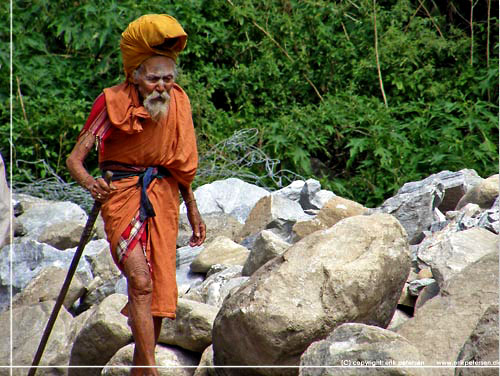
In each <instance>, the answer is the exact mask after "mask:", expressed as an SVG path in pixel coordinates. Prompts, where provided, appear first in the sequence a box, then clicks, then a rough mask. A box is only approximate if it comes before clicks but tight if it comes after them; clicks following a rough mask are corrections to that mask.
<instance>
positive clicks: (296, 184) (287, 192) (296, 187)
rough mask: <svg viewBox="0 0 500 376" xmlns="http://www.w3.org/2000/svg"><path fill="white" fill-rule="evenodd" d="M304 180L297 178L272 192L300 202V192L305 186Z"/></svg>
mask: <svg viewBox="0 0 500 376" xmlns="http://www.w3.org/2000/svg"><path fill="white" fill-rule="evenodd" d="M304 184H305V181H304V180H295V181H293V182H292V183H290V184H289V185H287V186H286V187H284V188H281V189H279V190H277V191H274V192H272V193H271V194H272V195H275V196H281V197H284V198H287V199H289V200H292V201H296V202H299V201H300V194H301V192H302V188H303V187H304Z"/></svg>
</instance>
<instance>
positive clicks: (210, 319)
mask: <svg viewBox="0 0 500 376" xmlns="http://www.w3.org/2000/svg"><path fill="white" fill-rule="evenodd" d="M217 312H218V308H216V307H214V306H212V305H208V304H204V303H199V302H195V301H193V300H188V299H182V298H180V299H179V300H178V302H177V311H176V318H175V320H163V323H162V326H161V332H160V337H159V339H158V341H159V342H160V343H164V344H167V345H175V346H179V347H182V348H183V349H186V350H190V351H195V352H200V353H201V352H203V350H205V348H207V347H208V346H209V345H211V344H212V327H213V324H214V320H215V316H216V315H217Z"/></svg>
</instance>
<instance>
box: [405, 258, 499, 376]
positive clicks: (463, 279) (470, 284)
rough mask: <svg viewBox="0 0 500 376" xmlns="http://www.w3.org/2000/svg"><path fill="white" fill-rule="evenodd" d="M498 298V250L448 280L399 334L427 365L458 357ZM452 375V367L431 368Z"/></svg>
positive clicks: (433, 374) (434, 374) (435, 372)
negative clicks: (475, 328) (464, 344)
mask: <svg viewBox="0 0 500 376" xmlns="http://www.w3.org/2000/svg"><path fill="white" fill-rule="evenodd" d="M496 300H498V252H493V253H490V254H489V255H486V256H484V257H482V258H481V259H480V260H479V261H477V262H475V263H474V264H472V265H469V266H467V267H466V268H465V269H464V270H462V272H460V273H459V274H457V275H456V276H455V277H453V278H451V279H449V280H447V281H446V282H445V283H444V285H443V286H442V287H441V291H440V293H439V295H438V296H436V297H434V298H432V299H431V300H429V301H427V302H426V303H425V304H424V305H423V306H421V307H420V308H419V309H418V311H417V314H416V315H415V316H413V318H411V319H410V320H408V321H406V322H405V323H404V324H402V325H401V326H400V327H399V328H398V329H397V333H398V334H401V335H402V336H403V337H405V338H406V339H408V340H409V341H410V342H411V343H412V344H413V345H414V346H416V347H417V348H418V350H419V351H420V353H421V355H422V356H423V358H424V360H425V364H426V365H428V366H436V365H440V364H442V362H450V363H449V364H453V362H454V361H455V360H456V359H457V357H458V354H459V352H460V350H461V348H462V345H463V343H465V341H466V340H467V339H468V337H469V335H470V333H471V332H472V331H473V330H474V327H475V326H476V324H477V322H478V321H479V319H480V318H481V316H482V315H483V314H484V312H485V311H486V309H487V308H488V307H489V306H490V305H491V302H493V301H496ZM428 371H429V373H428V374H429V375H432V376H437V375H439V376H445V375H453V374H454V370H453V368H439V369H428Z"/></svg>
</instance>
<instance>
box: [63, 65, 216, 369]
mask: <svg viewBox="0 0 500 376" xmlns="http://www.w3.org/2000/svg"><path fill="white" fill-rule="evenodd" d="M175 74H176V72H175V63H174V61H173V60H172V59H170V58H168V57H165V56H153V57H151V58H149V59H147V60H145V61H144V63H143V64H142V65H141V66H140V67H139V68H138V69H137V70H136V72H135V73H134V75H133V79H132V82H133V84H134V85H136V87H137V90H138V92H139V96H140V99H141V103H142V104H143V105H144V107H145V108H146V110H147V111H148V112H149V113H150V115H151V118H152V119H153V120H155V121H158V120H160V119H162V117H163V116H166V115H167V114H168V108H169V107H168V104H169V100H170V96H169V93H170V90H171V89H172V87H173V85H174V82H175ZM94 143H95V140H94V137H93V135H92V134H91V133H90V132H86V133H84V134H83V135H82V136H81V137H80V138H79V140H78V141H77V143H76V145H75V147H74V149H73V151H72V152H71V154H70V156H69V157H68V159H67V162H66V164H67V166H68V169H69V171H70V173H71V175H72V177H73V178H74V179H75V180H76V181H77V182H79V183H80V184H81V185H82V186H84V187H85V188H86V189H87V190H88V191H89V192H90V193H91V195H92V197H93V198H94V200H96V201H99V202H105V201H106V200H107V199H108V196H109V194H110V192H111V191H112V190H113V189H114V187H113V184H112V183H111V184H109V185H108V184H107V183H106V182H105V181H104V179H102V178H98V179H94V178H93V177H92V176H91V175H90V174H89V173H88V172H87V171H86V169H85V168H84V166H83V162H84V160H85V158H86V157H87V155H88V153H89V152H90V150H91V149H92V147H93V145H94ZM179 190H180V192H181V195H182V198H183V199H184V202H185V203H186V207H187V212H188V220H189V223H190V224H191V228H192V230H193V234H192V236H191V239H190V242H189V245H190V246H192V247H195V246H199V245H201V244H203V242H204V241H205V237H206V228H205V223H204V222H203V220H202V219H201V216H200V213H199V211H198V207H197V206H196V201H194V194H193V190H192V188H191V186H188V187H185V186H182V185H180V184H179ZM124 274H125V276H126V278H127V285H128V298H129V304H128V315H129V324H130V326H131V329H132V334H133V336H134V342H135V349H134V360H133V364H134V365H138V366H155V365H156V362H155V355H154V350H155V346H156V344H157V341H158V337H159V335H160V330H161V324H162V317H153V316H152V315H151V298H152V291H153V287H152V281H151V275H150V270H149V266H148V264H147V261H146V258H145V256H144V253H143V251H142V248H141V245H140V244H139V243H138V244H137V245H136V247H135V248H134V249H133V250H132V251H131V252H130V254H129V256H128V257H127V258H126V260H125V262H124ZM131 375H133V376H158V375H159V374H158V371H157V369H156V368H133V369H132V371H131Z"/></svg>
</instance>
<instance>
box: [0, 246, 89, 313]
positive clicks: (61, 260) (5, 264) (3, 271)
mask: <svg viewBox="0 0 500 376" xmlns="http://www.w3.org/2000/svg"><path fill="white" fill-rule="evenodd" d="M11 246H12V268H13V270H12V275H13V278H12V289H13V294H17V293H18V292H19V291H21V290H22V289H23V288H24V287H25V286H26V285H27V284H28V283H29V281H31V280H32V279H33V278H34V277H35V276H37V275H38V274H39V273H40V272H41V271H42V269H43V268H46V267H49V266H56V267H59V268H61V269H65V270H67V269H68V268H69V265H70V264H71V261H72V259H73V255H74V251H72V250H65V251H60V250H58V249H56V248H53V247H51V246H50V245H47V244H43V243H38V242H37V241H35V240H31V239H29V238H22V239H19V240H17V241H15V242H14V243H13V244H12V245H7V246H4V247H3V248H2V249H1V250H0V311H1V310H2V309H5V307H6V306H7V304H8V303H9V301H10V290H9V287H10V283H11V280H10V261H11V258H10V252H11ZM86 252H87V248H85V250H84V254H85V253H86ZM76 275H78V277H79V278H80V280H81V281H82V283H83V284H86V283H88V281H90V280H91V279H92V273H91V270H90V265H89V264H88V262H87V261H86V260H85V259H84V258H82V259H81V260H80V263H79V264H78V268H77V270H76Z"/></svg>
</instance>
